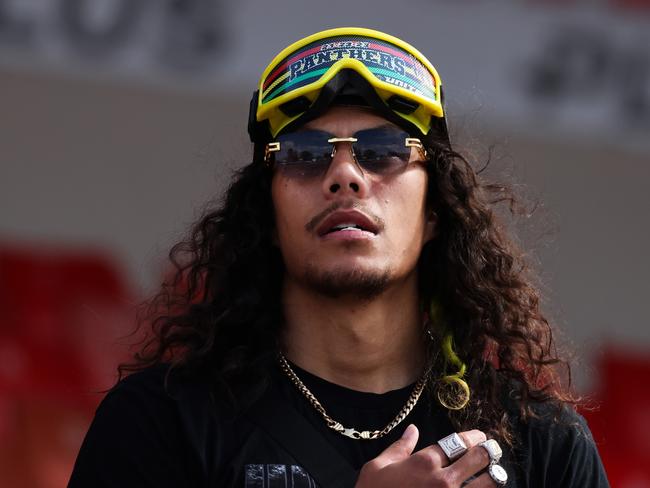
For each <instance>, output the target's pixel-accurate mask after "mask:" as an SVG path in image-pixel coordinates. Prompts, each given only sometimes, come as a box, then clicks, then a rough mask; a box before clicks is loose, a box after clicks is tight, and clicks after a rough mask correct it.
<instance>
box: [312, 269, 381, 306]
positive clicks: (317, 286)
mask: <svg viewBox="0 0 650 488" xmlns="http://www.w3.org/2000/svg"><path fill="white" fill-rule="evenodd" d="M302 281H303V283H304V284H305V285H306V286H308V287H309V288H311V289H312V290H314V291H316V292H317V293H320V294H321V295H324V296H326V297H329V298H343V297H349V298H358V299H360V300H372V299H373V298H376V297H377V296H379V295H381V294H382V293H383V292H384V291H385V290H386V289H387V288H388V285H389V282H390V272H389V270H382V271H380V270H373V271H368V270H362V269H358V268H357V269H352V270H329V271H323V270H315V269H308V270H307V272H306V273H305V274H304V276H303V280H302Z"/></svg>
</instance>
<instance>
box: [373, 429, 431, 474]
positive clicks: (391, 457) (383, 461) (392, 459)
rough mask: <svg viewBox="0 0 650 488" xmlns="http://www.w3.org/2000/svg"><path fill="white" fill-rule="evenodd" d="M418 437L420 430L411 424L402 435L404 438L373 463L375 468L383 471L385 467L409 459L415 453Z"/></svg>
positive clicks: (394, 443)
mask: <svg viewBox="0 0 650 488" xmlns="http://www.w3.org/2000/svg"><path fill="white" fill-rule="evenodd" d="M418 437H420V433H419V431H418V428H417V427H416V426H415V425H413V424H410V425H409V426H408V427H407V428H406V430H405V431H404V433H403V434H402V437H400V438H399V439H398V440H396V441H395V442H393V443H392V444H391V445H390V446H388V447H387V448H386V449H385V450H384V452H382V453H381V454H380V455H379V456H377V457H376V458H375V459H373V460H372V461H371V462H372V463H373V464H374V467H376V468H378V469H381V468H383V467H384V466H387V465H389V464H393V463H396V462H398V461H402V460H404V459H406V458H407V457H409V456H410V455H411V453H412V452H413V449H415V445H416V444H417V442H418Z"/></svg>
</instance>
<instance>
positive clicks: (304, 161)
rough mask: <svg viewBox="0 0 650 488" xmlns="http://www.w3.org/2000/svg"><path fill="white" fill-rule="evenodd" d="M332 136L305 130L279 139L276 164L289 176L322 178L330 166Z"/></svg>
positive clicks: (318, 131)
mask: <svg viewBox="0 0 650 488" xmlns="http://www.w3.org/2000/svg"><path fill="white" fill-rule="evenodd" d="M330 137H332V136H331V134H329V133H327V132H325V131H320V130H305V131H298V132H291V133H289V134H283V135H281V136H279V137H278V139H277V140H278V142H279V143H280V150H279V151H277V152H276V153H275V156H274V157H275V164H276V165H277V166H278V167H279V168H281V169H282V171H283V172H284V173H286V174H287V175H288V176H300V177H303V178H309V177H317V176H321V175H322V174H323V173H325V171H327V167H328V166H329V164H330V160H331V155H332V145H331V144H330V143H329V142H327V139H329V138H330Z"/></svg>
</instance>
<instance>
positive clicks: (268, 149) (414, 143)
mask: <svg viewBox="0 0 650 488" xmlns="http://www.w3.org/2000/svg"><path fill="white" fill-rule="evenodd" d="M357 141H358V139H357V138H356V137H332V138H330V139H327V142H329V143H330V144H332V154H330V158H334V155H335V154H336V143H337V142H349V143H355V142H357ZM404 146H405V147H415V148H418V149H419V150H420V152H421V154H422V158H423V159H426V157H427V155H428V153H427V150H426V149H425V148H424V145H423V144H422V141H421V140H420V139H418V138H417V137H406V138H405V139H404ZM280 147H281V146H280V142H279V141H275V142H269V143H268V144H266V146H265V148H264V162H265V163H266V165H267V166H269V167H270V166H271V165H272V162H271V154H272V153H274V152H278V151H279V150H280ZM350 151H351V152H352V157H353V158H354V160H355V161H356V160H357V156H356V155H355V154H354V148H353V147H352V146H350Z"/></svg>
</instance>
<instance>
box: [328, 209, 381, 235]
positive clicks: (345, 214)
mask: <svg viewBox="0 0 650 488" xmlns="http://www.w3.org/2000/svg"><path fill="white" fill-rule="evenodd" d="M377 220H379V219H377ZM337 231H338V232H341V231H344V232H346V233H347V232H349V231H352V232H358V231H364V232H369V233H371V234H375V235H376V234H377V233H378V232H379V231H380V223H379V222H377V221H374V220H373V219H372V218H370V217H369V216H367V215H366V214H365V213H363V212H360V211H359V210H354V209H353V210H336V211H334V212H332V213H330V214H329V215H328V216H327V217H326V218H325V219H324V220H323V221H322V222H321V223H320V225H318V227H317V228H316V234H317V235H318V236H319V237H322V236H325V235H327V234H330V233H333V232H337Z"/></svg>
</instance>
